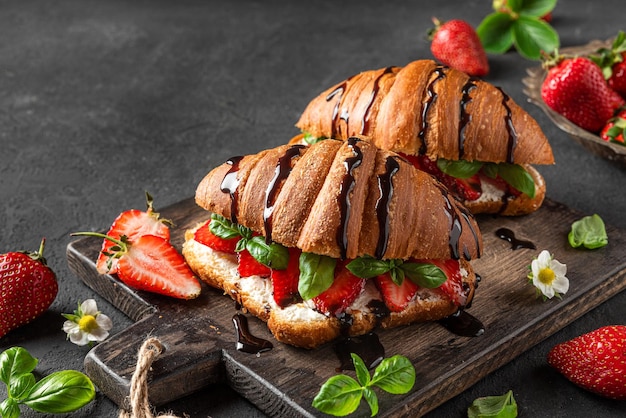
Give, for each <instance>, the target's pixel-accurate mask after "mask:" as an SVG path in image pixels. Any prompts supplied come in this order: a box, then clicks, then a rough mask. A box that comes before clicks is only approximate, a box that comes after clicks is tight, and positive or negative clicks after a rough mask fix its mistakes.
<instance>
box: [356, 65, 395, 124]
mask: <svg viewBox="0 0 626 418" xmlns="http://www.w3.org/2000/svg"><path fill="white" fill-rule="evenodd" d="M394 68H395V67H387V68H385V70H384V71H383V72H382V73H381V74H380V75H379V76H378V77H376V79H375V80H374V88H372V93H371V94H370V100H369V102H368V103H367V106H366V107H365V112H364V113H363V119H362V120H361V132H360V134H361V135H363V134H365V132H367V131H368V130H369V121H370V112H371V110H372V105H373V104H374V99H375V98H376V96H377V95H378V90H379V89H380V85H379V83H380V80H381V79H382V78H383V77H384V76H385V74H390V73H391V72H392V71H393V70H394Z"/></svg>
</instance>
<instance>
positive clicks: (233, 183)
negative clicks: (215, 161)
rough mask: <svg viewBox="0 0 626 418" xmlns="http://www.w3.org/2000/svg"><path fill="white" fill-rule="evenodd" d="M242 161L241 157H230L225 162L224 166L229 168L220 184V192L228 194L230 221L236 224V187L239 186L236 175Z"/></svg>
mask: <svg viewBox="0 0 626 418" xmlns="http://www.w3.org/2000/svg"><path fill="white" fill-rule="evenodd" d="M242 159H243V156H237V157H231V158H229V159H228V160H226V164H228V165H230V166H231V167H230V168H229V169H228V172H227V173H226V174H225V175H224V178H223V179H222V183H221V184H220V190H221V191H222V192H223V193H228V194H230V220H231V221H232V222H233V223H237V203H238V200H239V199H238V197H239V193H238V192H237V187H238V186H239V179H238V178H237V173H238V172H239V162H240V161H241V160H242Z"/></svg>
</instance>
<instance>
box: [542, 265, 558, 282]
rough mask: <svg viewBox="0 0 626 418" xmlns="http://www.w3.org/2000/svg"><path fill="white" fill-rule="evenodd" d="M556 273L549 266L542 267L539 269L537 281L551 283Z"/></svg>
mask: <svg viewBox="0 0 626 418" xmlns="http://www.w3.org/2000/svg"><path fill="white" fill-rule="evenodd" d="M555 278H556V275H555V274H554V271H553V270H552V269H551V268H550V267H544V268H542V269H541V270H539V281H540V282H541V283H543V284H545V285H551V284H552V282H553V281H554V279H555Z"/></svg>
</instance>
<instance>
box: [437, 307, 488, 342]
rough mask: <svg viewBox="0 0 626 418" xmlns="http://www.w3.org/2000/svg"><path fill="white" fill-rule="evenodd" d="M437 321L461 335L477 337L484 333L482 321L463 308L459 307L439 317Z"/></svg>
mask: <svg viewBox="0 0 626 418" xmlns="http://www.w3.org/2000/svg"><path fill="white" fill-rule="evenodd" d="M438 322H439V324H441V325H442V326H443V327H444V328H446V329H447V330H448V331H450V332H452V333H453V334H456V335H458V336H461V337H479V336H481V335H483V334H484V333H485V326H484V325H483V323H482V322H480V320H479V319H477V318H476V317H474V316H472V315H470V314H468V313H467V312H465V310H463V309H459V310H458V311H457V312H456V313H454V314H452V315H450V316H448V317H446V318H443V319H440V320H439V321H438Z"/></svg>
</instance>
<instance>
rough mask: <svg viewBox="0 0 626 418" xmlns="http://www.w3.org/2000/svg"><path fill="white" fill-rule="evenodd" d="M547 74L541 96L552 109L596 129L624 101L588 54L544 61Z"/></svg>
mask: <svg viewBox="0 0 626 418" xmlns="http://www.w3.org/2000/svg"><path fill="white" fill-rule="evenodd" d="M544 66H546V68H548V74H547V75H546V78H545V80H544V81H543V84H542V86H541V97H542V99H543V100H544V102H545V103H546V104H547V105H548V106H549V107H550V108H551V109H552V110H554V111H555V112H557V113H559V114H561V115H563V116H564V117H565V118H567V119H568V120H570V121H571V122H572V123H574V124H576V125H578V126H579V127H581V128H583V129H585V130H587V131H589V132H593V133H598V132H600V130H601V129H602V127H603V126H604V124H605V123H606V121H607V120H609V119H610V118H611V117H612V116H613V113H614V112H615V111H616V110H617V109H618V108H619V107H620V106H623V105H624V104H625V102H624V99H623V98H622V97H621V96H620V95H619V94H617V93H616V92H615V91H613V90H611V89H610V88H609V86H608V85H607V83H606V81H605V80H604V76H603V75H602V70H601V69H600V67H599V66H598V65H597V64H596V63H594V62H593V61H592V60H590V59H589V58H585V57H576V58H558V57H557V59H556V60H548V61H546V62H545V63H544Z"/></svg>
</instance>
